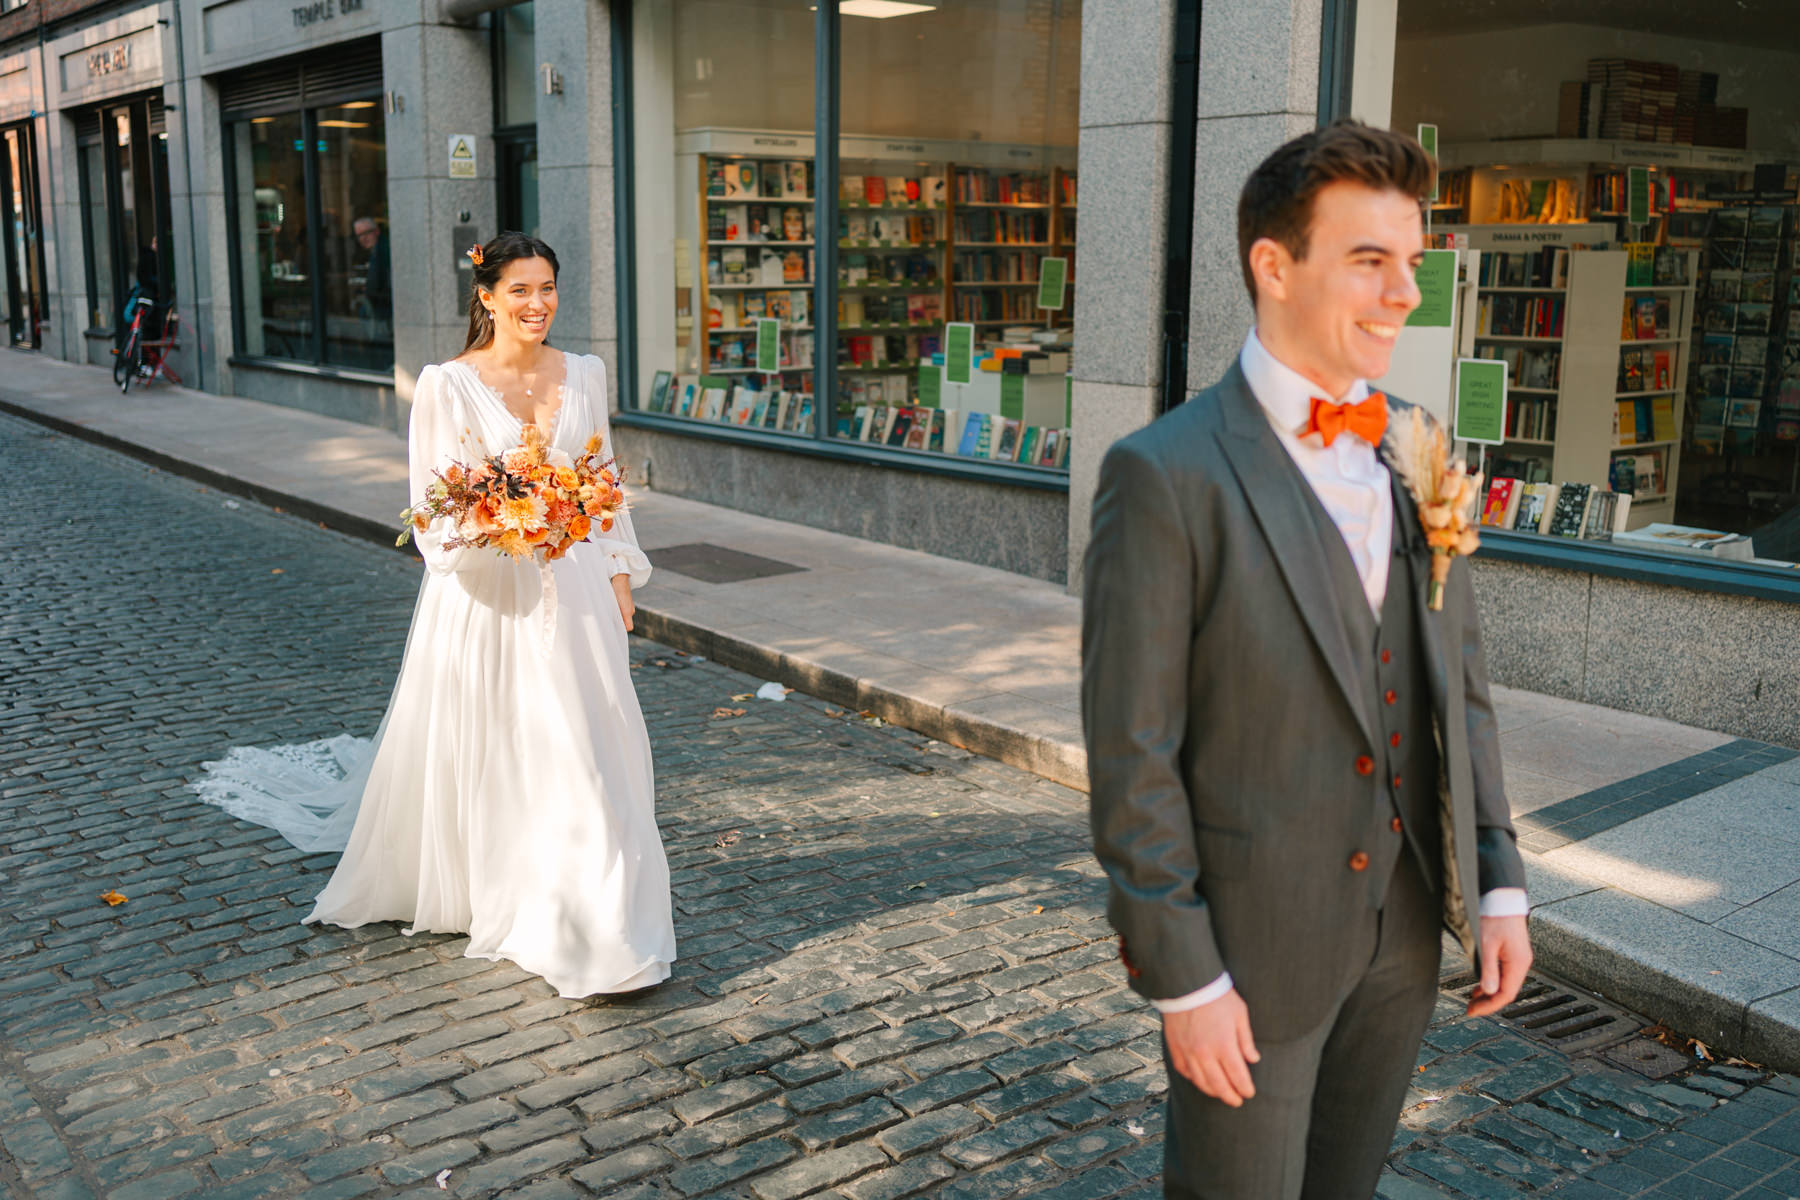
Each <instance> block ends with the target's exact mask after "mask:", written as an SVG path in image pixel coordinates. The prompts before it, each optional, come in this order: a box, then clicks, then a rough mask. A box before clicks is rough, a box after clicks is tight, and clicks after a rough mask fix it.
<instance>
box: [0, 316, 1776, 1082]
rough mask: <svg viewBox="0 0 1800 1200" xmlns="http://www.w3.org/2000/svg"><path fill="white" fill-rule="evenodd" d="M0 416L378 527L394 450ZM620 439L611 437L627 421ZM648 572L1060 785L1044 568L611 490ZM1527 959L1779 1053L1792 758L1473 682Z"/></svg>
mask: <svg viewBox="0 0 1800 1200" xmlns="http://www.w3.org/2000/svg"><path fill="white" fill-rule="evenodd" d="M0 364H4V370H3V371H0V410H5V411H9V412H12V413H15V414H17V415H20V416H23V417H27V418H29V419H31V420H34V421H36V422H38V423H40V424H43V425H48V426H50V427H52V428H56V429H60V430H62V431H64V432H67V433H71V434H74V435H77V436H80V437H83V438H86V439H89V440H92V441H95V442H98V443H100V444H104V445H108V446H111V447H113V448H115V449H119V450H122V451H124V452H126V453H129V454H133V455H135V456H137V457H139V458H141V459H144V460H146V461H149V462H151V463H153V464H155V465H158V466H161V467H163V468H165V469H168V470H171V471H174V472H176V473H178V474H182V475H185V476H188V477H190V478H195V479H199V480H202V481H204V482H207V483H209V484H212V485H214V486H217V487H219V488H222V489H224V490H228V491H232V492H235V493H238V494H242V495H246V496H250V497H252V498H255V499H258V500H262V501H264V502H265V503H269V504H271V505H274V506H276V507H279V508H282V509H285V510H286V511H288V512H290V513H294V514H297V515H300V516H303V517H306V518H309V519H313V520H317V521H320V522H322V523H324V524H326V525H329V526H331V527H333V528H336V529H339V530H342V531H345V532H348V533H352V534H354V535H357V536H360V537H365V538H370V539H374V540H379V541H383V542H386V541H389V540H391V534H392V531H393V530H394V528H395V522H394V520H393V514H395V513H397V512H398V511H399V510H400V509H401V508H402V507H403V506H404V505H405V504H406V502H407V497H406V495H405V491H406V485H405V478H406V463H405V454H406V450H405V443H404V440H403V439H401V438H400V437H398V436H396V435H394V434H392V433H389V432H386V431H383V430H378V429H373V428H370V427H367V426H363V425H357V424H354V423H350V422H346V421H339V420H335V419H332V418H329V417H322V416H317V415H314V414H310V413H303V412H298V411H295V410H291V409H286V408H280V407H276V406H272V405H266V404H261V403H257V402H254V401H247V400H239V399H235V398H231V397H221V396H214V395H209V394H206V393H200V392H194V391H190V390H184V389H177V388H169V387H166V386H162V385H159V386H157V387H153V388H150V389H147V390H138V391H134V392H132V393H130V394H129V395H127V396H123V397H122V396H120V395H119V393H118V392H117V391H116V389H114V388H113V387H112V386H111V383H110V380H109V379H108V377H107V376H106V374H105V373H104V372H102V371H100V370H99V369H96V368H89V367H78V366H73V365H70V364H66V363H62V362H58V361H56V360H53V359H48V358H43V357H40V356H37V355H32V354H26V353H21V352H16V351H6V352H4V354H0ZM622 436H624V437H627V438H628V437H629V436H630V435H629V431H625V432H624V433H623V434H622ZM632 503H633V506H634V514H635V520H636V522H637V527H638V531H639V537H640V540H641V541H642V542H643V544H644V546H645V547H646V549H647V550H649V551H650V552H651V557H652V559H653V560H655V561H657V562H658V563H659V564H660V569H659V570H658V571H657V574H656V578H655V580H654V581H653V582H652V584H651V586H650V588H649V589H648V590H646V591H645V592H644V593H643V595H642V596H641V598H640V609H639V612H640V618H641V620H640V630H641V631H643V632H644V633H646V634H648V635H649V636H652V637H655V638H658V639H659V640H661V641H663V642H666V643H668V644H670V645H673V646H676V647H679V648H681V649H684V650H687V651H690V652H695V653H700V654H704V655H706V656H708V657H710V658H712V659H715V660H718V661H720V662H724V663H727V664H729V665H731V666H733V667H736V668H739V669H742V670H744V671H747V672H749V673H751V674H753V675H756V676H759V677H761V678H765V679H777V680H780V681H782V682H783V683H786V684H788V685H790V686H794V687H798V688H800V689H801V690H803V691H806V692H808V693H810V694H812V695H815V696H819V697H821V698H823V699H825V700H827V701H829V702H832V703H835V704H839V705H843V706H845V707H846V708H848V709H850V710H851V711H860V712H867V713H870V714H873V715H876V716H879V717H881V718H883V719H885V720H887V721H890V722H892V723H895V724H899V725H902V726H904V727H906V728H909V729H913V730H917V731H919V732H921V733H923V734H926V735H927V736H930V737H933V738H937V739H940V740H943V741H946V742H949V743H952V744H954V745H958V746H962V747H965V748H967V749H970V750H973V751H976V752H979V753H982V754H985V755H989V756H992V757H995V758H998V759H1000V760H1001V761H1003V762H1007V763H1010V764H1012V765H1015V766H1019V767H1023V768H1025V769H1027V770H1029V771H1032V772H1034V773H1036V774H1038V775H1041V776H1043V777H1044V778H1046V779H1049V780H1054V781H1056V782H1058V783H1061V784H1064V785H1066V786H1068V787H1072V788H1076V789H1080V788H1082V787H1084V786H1085V777H1086V763H1085V753H1084V751H1083V749H1082V746H1081V744H1080V711H1079V699H1078V684H1079V661H1078V653H1077V643H1078V633H1079V621H1080V612H1079V603H1078V601H1077V600H1076V599H1074V598H1073V597H1070V596H1068V595H1066V594H1065V593H1064V592H1063V590H1062V589H1061V588H1059V587H1056V586H1054V585H1050V584H1046V583H1042V582H1039V581H1036V580H1031V579H1026V578H1023V577H1020V576H1016V575H1010V574H1007V573H1005V572H1001V571H996V570H992V569H989V568H984V567H979V566H974V565H971V564H967V563H961V562H955V561H952V560H948V559H942V558H936V557H933V556H931V555H926V554H922V553H918V552H916V551H909V550H903V549H898V548H895V547H891V546H885V545H880V544H877V543H872V542H865V541H861V540H859V539H855V538H850V537H845V536H843V535H839V534H834V533H828V532H824V531H821V530H815V529H810V528H807V527H804V526H799V525H793V524H789V523H785V522H780V521H772V520H768V519H765V518H759V517H755V516H751V515H748V514H744V513H740V512H734V511H731V510H728V509H724V508H719V507H716V506H711V505H705V504H699V503H695V502H692V501H687V500H683V499H680V498H679V497H674V496H666V495H661V494H658V493H655V492H650V491H641V490H640V491H638V492H636V493H634V495H633V496H632ZM1495 699H1496V704H1497V707H1498V709H1499V712H1500V719H1501V726H1502V739H1501V742H1502V751H1503V754H1504V756H1505V765H1506V770H1507V778H1508V785H1509V792H1510V795H1511V799H1512V802H1513V807H1514V812H1515V814H1516V817H1517V822H1518V825H1519V830H1520V834H1521V845H1522V846H1523V847H1524V848H1525V850H1526V861H1527V868H1528V871H1529V872H1530V879H1531V891H1532V901H1533V905H1534V907H1533V916H1532V922H1533V937H1534V942H1535V944H1536V946H1537V949H1538V954H1539V958H1540V962H1541V963H1542V964H1543V965H1544V966H1546V967H1547V968H1549V969H1552V970H1555V971H1557V972H1559V973H1560V974H1562V975H1564V976H1565V977H1568V978H1569V979H1571V980H1572V981H1574V982H1577V983H1581V984H1583V985H1586V986H1589V987H1592V988H1594V989H1595V990H1597V991H1601V992H1602V993H1604V994H1606V995H1608V996H1610V997H1611V998H1613V999H1616V1000H1618V1001H1619V1002H1620V1003H1623V1004H1625V1005H1627V1006H1629V1007H1631V1008H1634V1009H1636V1010H1638V1011H1640V1012H1644V1013H1646V1014H1647V1015H1649V1016H1652V1017H1655V1018H1658V1019H1664V1020H1667V1021H1668V1022H1669V1023H1670V1024H1671V1025H1674V1026H1677V1027H1679V1028H1682V1029H1683V1030H1685V1031H1688V1032H1691V1033H1695V1034H1699V1035H1703V1036H1706V1037H1709V1038H1710V1039H1711V1042H1712V1044H1714V1045H1717V1046H1718V1047H1720V1048H1722V1049H1725V1050H1728V1051H1731V1052H1734V1053H1739V1054H1742V1055H1744V1056H1746V1057H1748V1058H1751V1059H1753V1060H1755V1061H1758V1062H1767V1063H1771V1064H1776V1065H1780V1066H1783V1067H1785V1068H1788V1069H1796V1068H1800V764H1796V763H1795V762H1794V761H1793V760H1794V759H1795V757H1796V755H1795V752H1794V751H1792V750H1789V749H1786V748H1784V747H1778V746H1770V745H1766V744H1763V743H1758V742H1752V741H1746V740H1743V739H1737V738H1733V737H1730V736H1727V735H1724V734H1719V733H1714V732H1711V731H1707V730H1702V729H1696V728H1691V727H1686V726H1680V725H1676V724H1673V723H1672V722H1668V721H1663V720H1658V719H1655V718H1649V717H1643V716H1639V715H1636V714H1630V713H1621V712H1616V711H1613V710H1609V709H1603V708H1599V707H1596V706H1593V705H1587V704H1581V703H1577V702H1574V701H1568V700H1563V699H1559V698H1555V697H1550V696H1542V695H1537V694H1534V693H1528V692H1521V691H1516V690H1512V689H1507V688H1498V689H1496V695H1495Z"/></svg>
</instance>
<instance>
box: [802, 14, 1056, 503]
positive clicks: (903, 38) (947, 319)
mask: <svg viewBox="0 0 1800 1200" xmlns="http://www.w3.org/2000/svg"><path fill="white" fill-rule="evenodd" d="M841 38H842V46H843V61H842V67H841V75H840V78H841V80H842V86H841V91H840V95H839V107H840V111H841V113H842V118H841V121H842V129H843V133H842V135H841V136H840V138H839V143H838V153H839V164H838V179H837V190H838V204H839V210H840V216H839V220H838V230H837V235H838V271H837V306H836V307H837V321H838V329H837V337H836V339H835V340H836V355H837V389H836V392H837V394H836V397H835V403H834V406H833V419H832V423H831V430H830V431H831V434H832V435H833V436H834V437H838V438H847V439H852V440H855V441H860V442H865V443H874V444H881V445H887V446H893V447H902V448H905V449H910V450H924V451H930V452H935V453H941V454H949V455H956V456H959V457H962V458H966V459H982V460H986V461H993V462H1010V463H1021V464H1024V465H1027V466H1039V467H1051V468H1055V467H1064V466H1066V465H1067V462H1068V450H1069V424H1070V422H1069V384H1068V378H1069V352H1070V348H1071V345H1072V341H1073V336H1074V328H1073V322H1072V315H1073V302H1074V288H1073V286H1072V285H1073V282H1074V272H1073V269H1072V268H1073V266H1074V250H1075V203H1076V191H1075V183H1076V174H1075V162H1076V157H1075V156H1076V143H1077V131H1078V128H1079V121H1078V98H1079V74H1080V64H1081V3H1080V0H1050V2H1049V3H1044V2H1043V0H985V2H983V3H973V4H959V5H954V6H952V5H941V6H936V7H933V8H931V9H928V10H926V11H922V12H915V13H909V14H907V15H904V16H899V17H894V18H888V19H869V18H858V17H854V16H851V15H850V14H849V13H845V14H844V16H843V17H842V34H841ZM946 80H958V81H963V82H964V83H966V84H967V85H968V86H958V87H946V86H944V82H945V81H946ZM896 98H904V102H903V103H895V100H896ZM1046 264H1049V266H1048V267H1046ZM1047 273H1054V274H1055V278H1054V279H1052V280H1051V282H1052V283H1055V282H1056V281H1057V280H1058V279H1059V280H1060V285H1059V286H1054V287H1051V288H1048V289H1045V288H1042V287H1041V286H1040V285H1041V284H1042V283H1043V282H1044V281H1045V277H1046V274H1047ZM952 329H955V330H956V331H957V333H958V334H959V338H958V341H957V342H956V344H955V345H954V346H953V345H952V344H951V340H950V338H949V336H948V335H949V332H950V331H951V330H952ZM963 334H966V335H967V338H966V341H964V340H963V339H962V338H961V336H960V335H963ZM964 346H966V347H967V361H966V362H961V361H954V362H953V361H951V359H952V357H953V351H954V352H955V355H956V356H957V357H960V354H961V350H962V347H964ZM965 370H966V374H965V373H964V372H965Z"/></svg>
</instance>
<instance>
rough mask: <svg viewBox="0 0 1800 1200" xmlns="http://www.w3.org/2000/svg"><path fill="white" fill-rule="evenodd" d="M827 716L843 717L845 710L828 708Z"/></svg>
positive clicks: (826, 710)
mask: <svg viewBox="0 0 1800 1200" xmlns="http://www.w3.org/2000/svg"><path fill="white" fill-rule="evenodd" d="M825 715H826V716H828V717H841V716H843V715H844V710H843V709H841V708H831V707H829V706H828V707H827V708H826V709H825Z"/></svg>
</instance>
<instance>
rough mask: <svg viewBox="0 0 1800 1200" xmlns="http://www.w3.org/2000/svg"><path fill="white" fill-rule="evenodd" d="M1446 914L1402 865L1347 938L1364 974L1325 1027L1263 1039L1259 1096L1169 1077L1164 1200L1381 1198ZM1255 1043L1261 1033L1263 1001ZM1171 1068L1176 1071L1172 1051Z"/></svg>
mask: <svg viewBox="0 0 1800 1200" xmlns="http://www.w3.org/2000/svg"><path fill="white" fill-rule="evenodd" d="M1441 922H1442V910H1441V907H1440V900H1439V897H1438V894H1437V889H1436V887H1434V886H1432V885H1429V884H1427V883H1426V882H1425V877H1424V873H1423V872H1422V871H1421V870H1420V868H1419V865H1418V861H1417V859H1415V858H1414V857H1413V855H1411V854H1402V855H1401V856H1400V858H1399V861H1398V863H1397V864H1396V866H1395V869H1394V873H1393V877H1392V879H1391V880H1390V881H1389V883H1388V890H1387V894H1386V898H1385V899H1384V901H1383V903H1382V907H1381V909H1380V910H1379V911H1378V912H1368V911H1364V912H1363V913H1362V914H1361V915H1360V917H1359V919H1358V920H1357V921H1356V922H1355V924H1354V926H1353V927H1352V928H1350V929H1346V930H1345V936H1347V937H1353V938H1357V939H1359V940H1360V942H1361V943H1362V944H1365V945H1367V946H1368V955H1367V958H1366V959H1364V958H1363V957H1362V956H1361V955H1359V956H1358V958H1357V961H1366V962H1367V963H1368V966H1367V968H1366V969H1365V970H1364V971H1363V973H1362V975H1361V976H1360V977H1358V978H1356V979H1353V980H1352V981H1351V982H1350V985H1349V987H1348V988H1347V990H1346V991H1345V993H1344V995H1343V997H1342V999H1340V1000H1339V1002H1338V1004H1337V1006H1336V1008H1335V1009H1334V1010H1333V1011H1332V1012H1331V1013H1330V1015H1329V1016H1328V1017H1327V1019H1326V1020H1325V1021H1324V1022H1322V1023H1321V1024H1320V1025H1319V1026H1318V1027H1317V1028H1315V1029H1313V1030H1312V1031H1310V1032H1309V1033H1307V1034H1306V1035H1305V1036H1303V1037H1299V1038H1295V1039H1293V1040H1291V1041H1286V1042H1276V1043H1271V1042H1265V1041H1263V1040H1261V1039H1260V1038H1259V1039H1257V1042H1256V1048H1257V1051H1258V1052H1259V1053H1260V1054H1261V1055H1262V1061H1261V1062H1259V1063H1256V1064H1254V1065H1253V1066H1251V1068H1250V1076H1251V1079H1252V1081H1253V1082H1254V1083H1255V1085H1256V1095H1255V1096H1253V1097H1251V1098H1250V1099H1249V1100H1247V1101H1245V1103H1244V1105H1243V1107H1241V1108H1231V1107H1230V1106H1228V1105H1226V1104H1223V1103H1221V1102H1219V1101H1218V1100H1215V1099H1213V1098H1212V1097H1210V1096H1207V1095H1205V1094H1204V1093H1202V1092H1201V1091H1200V1090H1199V1089H1198V1088H1196V1087H1195V1086H1194V1085H1193V1084H1191V1083H1189V1082H1188V1081H1187V1079H1185V1078H1183V1077H1182V1076H1181V1075H1179V1074H1177V1073H1176V1072H1175V1071H1174V1070H1173V1068H1171V1069H1170V1070H1169V1117H1168V1128H1167V1131H1166V1133H1165V1134H1164V1138H1165V1141H1164V1151H1163V1152H1164V1159H1163V1187H1164V1195H1165V1196H1167V1197H1171V1198H1173V1200H1368V1198H1369V1197H1371V1196H1373V1195H1374V1194H1375V1185H1376V1182H1377V1180H1378V1179H1379V1177H1380V1175H1381V1167H1382V1163H1383V1161H1384V1160H1385V1159H1386V1157H1387V1151H1388V1146H1389V1144H1390V1143H1391V1142H1392V1140H1393V1136H1394V1127H1395V1124H1396V1122H1397V1121H1398V1119H1399V1115H1400V1109H1401V1107H1402V1105H1403V1103H1404V1101H1405V1097H1406V1089H1407V1083H1408V1081H1409V1080H1410V1079H1411V1077H1412V1075H1413V1071H1414V1065H1415V1061H1416V1059H1417V1057H1418V1053H1419V1043H1420V1040H1421V1039H1422V1038H1423V1037H1424V1035H1425V1027H1426V1026H1427V1025H1428V1024H1429V1023H1430V1021H1431V1014H1432V1011H1433V1008H1434V1007H1435V1005H1436V1001H1437V990H1438V962H1439V956H1440V954H1441V950H1442V943H1441V940H1440V939H1441V929H1442V924H1441ZM1245 1001H1246V1003H1248V1004H1249V1005H1250V1013H1251V1017H1250V1032H1251V1036H1252V1037H1254V1036H1255V1034H1256V1015H1255V1014H1256V1001H1255V998H1254V997H1245ZM1163 1061H1164V1062H1165V1063H1166V1062H1167V1061H1168V1048H1167V1046H1166V1045H1165V1046H1164V1055H1163Z"/></svg>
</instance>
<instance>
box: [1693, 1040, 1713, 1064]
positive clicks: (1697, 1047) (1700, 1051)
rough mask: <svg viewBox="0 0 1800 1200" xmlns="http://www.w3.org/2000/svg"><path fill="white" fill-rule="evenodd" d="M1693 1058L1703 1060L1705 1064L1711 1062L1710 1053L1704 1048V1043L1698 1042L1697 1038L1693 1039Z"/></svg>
mask: <svg viewBox="0 0 1800 1200" xmlns="http://www.w3.org/2000/svg"><path fill="white" fill-rule="evenodd" d="M1694 1057H1695V1058H1704V1059H1705V1060H1706V1061H1707V1062H1711V1061H1712V1051H1711V1050H1708V1049H1707V1048H1706V1043H1705V1042H1703V1041H1700V1040H1699V1039H1698V1038H1696V1039H1694Z"/></svg>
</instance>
